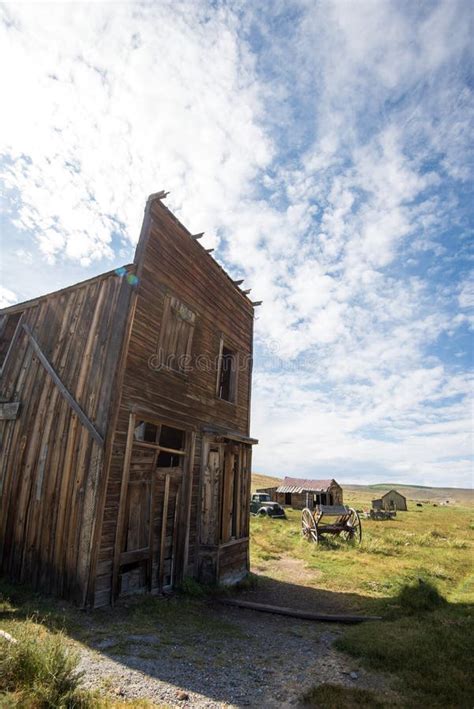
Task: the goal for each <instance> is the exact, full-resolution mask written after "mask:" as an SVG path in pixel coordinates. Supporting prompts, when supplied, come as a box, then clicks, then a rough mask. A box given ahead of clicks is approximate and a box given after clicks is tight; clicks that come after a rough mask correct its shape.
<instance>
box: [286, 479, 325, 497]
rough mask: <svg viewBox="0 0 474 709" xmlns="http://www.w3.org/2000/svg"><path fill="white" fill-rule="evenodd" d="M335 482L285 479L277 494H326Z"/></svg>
mask: <svg viewBox="0 0 474 709" xmlns="http://www.w3.org/2000/svg"><path fill="white" fill-rule="evenodd" d="M334 482H336V481H335V480H303V479H301V478H285V479H284V480H283V482H282V484H281V485H280V486H279V487H278V488H277V492H296V493H299V492H300V493H301V492H325V491H326V490H327V489H328V488H329V487H331V485H332V483H334Z"/></svg>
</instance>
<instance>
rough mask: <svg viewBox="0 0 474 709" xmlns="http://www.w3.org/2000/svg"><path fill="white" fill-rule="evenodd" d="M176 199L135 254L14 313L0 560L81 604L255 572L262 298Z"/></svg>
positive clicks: (1, 391) (1, 414)
mask: <svg viewBox="0 0 474 709" xmlns="http://www.w3.org/2000/svg"><path fill="white" fill-rule="evenodd" d="M164 197H166V194H165V193H158V194H156V195H151V196H150V198H149V199H148V202H147V204H146V209H145V216H144V221H143V227H142V231H141V235H140V240H139V243H138V246H137V250H136V254H135V259H134V262H133V263H132V264H129V265H127V266H124V267H123V268H120V269H117V270H116V271H111V272H109V273H104V274H102V275H100V276H97V277H96V278H92V279H89V280H87V281H84V282H83V283H79V284H76V285H73V286H71V287H69V288H65V289H63V290H60V291H57V292H56V293H52V294H49V295H45V296H41V297H39V298H36V299H34V300H31V301H28V302H25V303H21V304H19V305H15V306H12V307H9V308H5V309H3V310H1V311H0V370H1V377H0V441H1V457H0V571H1V572H3V573H4V574H7V575H8V576H10V577H11V578H12V579H15V580H18V581H25V582H28V583H30V584H32V585H33V586H35V587H36V588H39V589H41V590H42V591H44V592H48V593H53V594H56V595H60V596H62V597H66V598H69V599H72V600H74V601H75V602H77V603H78V604H80V605H81V606H102V605H106V604H109V603H110V602H113V600H114V599H116V598H117V597H118V596H120V595H123V594H126V593H130V592H137V591H140V592H142V591H150V592H154V593H158V592H161V591H163V590H167V589H171V588H173V587H174V586H175V585H176V584H178V583H179V582H180V581H181V580H182V579H183V578H184V577H186V576H188V577H194V578H196V579H199V580H201V581H204V582H224V583H226V582H234V581H237V580H239V579H240V578H242V577H243V576H244V575H245V574H246V573H247V571H248V538H249V497H250V469H251V450H252V448H251V447H252V444H254V443H256V441H255V440H254V439H252V438H250V435H249V427H250V414H249V411H250V387H251V371H252V333H253V320H254V304H253V303H252V302H251V301H250V300H249V298H248V297H247V295H246V294H245V293H244V292H243V291H242V290H241V289H240V288H239V287H238V286H239V284H240V281H239V282H235V281H233V280H232V279H231V278H230V277H229V276H228V275H227V274H226V273H225V271H224V270H223V269H222V268H221V267H220V266H219V264H218V263H217V262H216V261H215V260H214V259H213V258H212V257H211V255H210V254H209V253H208V251H207V250H206V249H205V248H203V246H202V245H201V244H200V243H199V237H200V236H202V235H201V234H197V235H192V234H191V233H190V232H189V231H188V230H187V229H186V228H185V227H184V226H183V225H182V224H181V223H180V222H179V221H178V220H177V219H176V217H175V216H174V215H173V214H172V212H171V211H169V210H168V209H167V208H166V206H165V205H164V204H163V201H162V200H163V199H164Z"/></svg>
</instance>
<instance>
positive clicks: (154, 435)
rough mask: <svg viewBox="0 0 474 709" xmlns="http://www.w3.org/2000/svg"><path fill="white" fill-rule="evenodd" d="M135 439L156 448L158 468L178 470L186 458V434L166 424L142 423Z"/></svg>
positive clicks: (137, 429) (137, 428) (139, 424)
mask: <svg viewBox="0 0 474 709" xmlns="http://www.w3.org/2000/svg"><path fill="white" fill-rule="evenodd" d="M134 438H135V440H136V441H137V442H138V443H146V444H147V445H151V446H154V447H155V446H156V449H157V451H158V458H157V464H156V465H157V468H178V467H181V466H182V464H183V459H184V456H185V453H186V451H185V444H186V433H185V431H183V430H181V429H179V428H173V427H172V426H167V425H165V424H156V423H151V422H150V421H143V420H142V421H140V422H139V423H138V425H137V426H136V427H135V433H134Z"/></svg>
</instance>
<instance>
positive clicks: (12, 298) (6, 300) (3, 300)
mask: <svg viewBox="0 0 474 709" xmlns="http://www.w3.org/2000/svg"><path fill="white" fill-rule="evenodd" d="M16 301H17V296H16V293H14V292H13V291H11V290H9V289H8V288H4V287H3V286H0V308H7V307H8V306H9V305H13V303H16Z"/></svg>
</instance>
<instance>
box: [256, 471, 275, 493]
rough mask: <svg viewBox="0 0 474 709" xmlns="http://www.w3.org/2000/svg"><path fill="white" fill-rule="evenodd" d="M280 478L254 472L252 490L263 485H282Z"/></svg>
mask: <svg viewBox="0 0 474 709" xmlns="http://www.w3.org/2000/svg"><path fill="white" fill-rule="evenodd" d="M280 483H281V480H280V478H273V477H272V476H271V475H260V473H252V492H255V490H257V489H258V488H261V487H275V486H278V485H280Z"/></svg>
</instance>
